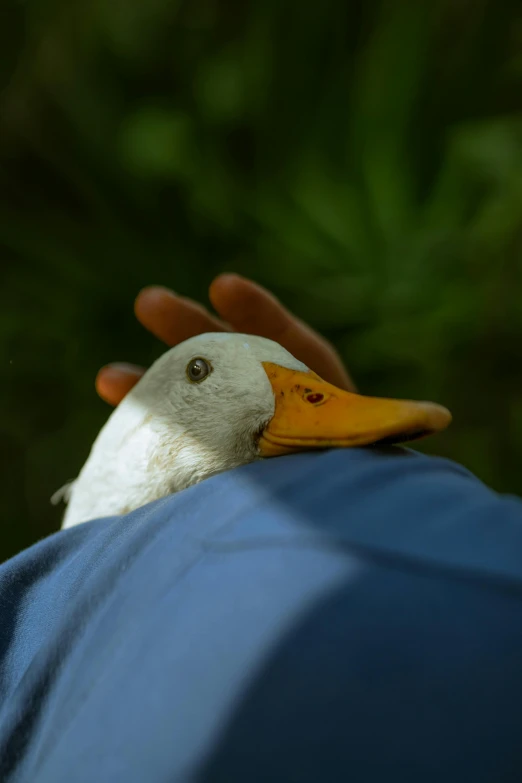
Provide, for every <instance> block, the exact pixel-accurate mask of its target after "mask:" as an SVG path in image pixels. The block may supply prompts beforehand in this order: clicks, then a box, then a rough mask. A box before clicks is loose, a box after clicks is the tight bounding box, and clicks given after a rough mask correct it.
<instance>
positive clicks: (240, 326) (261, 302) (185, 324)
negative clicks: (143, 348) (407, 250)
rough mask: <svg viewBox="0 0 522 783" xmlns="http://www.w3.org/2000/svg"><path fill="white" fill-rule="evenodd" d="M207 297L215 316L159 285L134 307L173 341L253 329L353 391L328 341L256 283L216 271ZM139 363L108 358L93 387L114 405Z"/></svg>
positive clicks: (148, 323) (132, 383) (145, 291)
mask: <svg viewBox="0 0 522 783" xmlns="http://www.w3.org/2000/svg"><path fill="white" fill-rule="evenodd" d="M209 297H210V301H211V303H212V305H213V306H214V308H215V310H216V312H217V314H218V316H219V317H218V316H215V315H212V313H210V312H209V311H208V310H207V309H206V308H205V307H203V306H202V305H200V304H199V303H198V302H194V301H193V300H192V299H186V298H185V297H182V296H178V295H177V294H175V293H174V292H173V291H170V290H169V289H167V288H162V287H161V286H150V287H148V288H144V289H143V290H142V291H140V293H139V294H138V297H137V299H136V302H135V304H134V312H135V314H136V317H137V318H138V320H139V321H140V322H141V323H142V324H143V326H144V327H145V328H146V329H148V330H149V331H150V332H152V334H154V335H155V336H156V337H158V338H159V339H160V340H162V341H163V342H164V343H166V344H167V345H168V346H174V345H177V344H178V343H181V342H183V341H184V340H187V339H188V338H189V337H194V336H195V335H197V334H202V333H204V332H224V331H234V332H241V333H244V334H257V335H260V336H261V337H267V338H268V339H270V340H274V341H275V342H278V343H280V344H281V345H282V346H283V347H284V348H286V349H287V351H289V352H290V353H291V354H293V355H294V356H295V357H296V359H299V360H300V361H302V362H303V363H304V364H306V365H307V366H308V367H309V368H310V369H311V370H313V371H314V372H316V373H317V374H318V375H320V376H321V377H322V378H324V380H325V381H329V382H330V383H333V384H335V385H336V386H339V387H340V388H342V389H346V390H347V391H352V392H354V391H356V389H355V386H354V384H353V381H352V379H351V378H350V376H349V374H348V372H347V370H346V369H345V367H344V365H343V363H342V361H341V359H340V357H339V355H338V354H337V352H336V351H335V349H334V348H333V346H332V345H331V344H330V343H329V342H328V341H327V340H325V339H324V338H323V337H321V336H320V335H319V334H318V333H317V332H315V331H314V330H313V329H311V328H310V327H309V326H307V325H306V324H305V323H304V322H303V321H301V320H300V319H299V318H296V316H294V315H292V313H290V312H288V310H286V309H285V308H284V307H283V305H282V304H280V302H278V300H277V299H276V298H275V297H274V296H273V295H272V294H271V293H270V292H269V291H267V290H266V289H265V288H262V287H261V286H260V285H257V283H254V282H253V281H251V280H247V279H246V278H244V277H240V276H239V275H235V274H223V275H219V276H218V277H216V278H215V279H214V280H213V282H212V283H211V285H210V289H209ZM144 372H145V369H144V368H143V367H137V366H136V365H132V364H109V365H107V366H106V367H103V368H102V369H101V370H100V371H99V373H98V375H97V377H96V390H97V392H98V394H99V395H100V397H101V398H102V399H103V400H105V401H106V402H108V403H110V404H111V405H118V403H119V402H121V400H122V399H123V398H124V397H125V395H126V394H127V393H128V392H129V391H130V390H131V389H132V387H133V386H135V385H136V383H137V382H138V381H139V379H140V378H141V376H142V375H143V374H144Z"/></svg>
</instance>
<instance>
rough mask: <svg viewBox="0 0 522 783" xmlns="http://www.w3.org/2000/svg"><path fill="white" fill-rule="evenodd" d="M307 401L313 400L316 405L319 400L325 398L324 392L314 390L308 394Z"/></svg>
mask: <svg viewBox="0 0 522 783" xmlns="http://www.w3.org/2000/svg"><path fill="white" fill-rule="evenodd" d="M306 400H307V402H311V403H312V405H314V404H315V403H317V402H322V401H323V400H324V394H321V393H320V392H313V393H312V394H307V395H306Z"/></svg>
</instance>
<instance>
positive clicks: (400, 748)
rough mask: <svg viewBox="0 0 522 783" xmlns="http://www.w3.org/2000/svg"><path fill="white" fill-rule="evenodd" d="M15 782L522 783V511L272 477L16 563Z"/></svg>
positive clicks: (463, 496)
mask: <svg viewBox="0 0 522 783" xmlns="http://www.w3.org/2000/svg"><path fill="white" fill-rule="evenodd" d="M0 623H1V625H0V780H1V781H2V783H4V781H5V782H6V783H26V782H27V783H62V782H63V783H94V781H96V783H105V781H107V783H109V782H110V783H120V781H121V783H167V782H168V783H173V782H176V783H177V782H178V781H198V782H199V781H201V782H202V783H207V782H208V783H210V782H212V783H214V782H215V781H219V782H220V783H221V782H223V783H236V781H237V783H274V782H275V783H279V782H280V781H281V783H282V782H283V781H284V783H294V782H295V783H308V782H312V781H313V782H314V783H316V782H318V783H334V782H335V781H350V783H363V782H364V783H374V782H375V783H377V782H379V783H381V781H386V782H387V783H389V782H390V781H400V783H409V781H411V783H431V781H437V782H439V781H444V783H453V782H455V783H457V781H458V783H464V781H466V783H467V781H473V783H482V782H483V781H487V782H488V783H489V782H491V783H507V782H508V781H510V782H511V781H513V783H515V781H516V783H520V781H521V780H522V503H521V502H520V500H518V499H516V498H513V497H509V496H504V497H501V496H499V495H497V494H496V493H494V492H492V491H491V490H490V489H488V488H487V487H485V486H484V485H483V484H482V483H481V482H480V481H478V480H477V479H476V478H475V477H474V476H472V475H471V474H470V473H469V472H468V471H466V470H465V469H464V468H462V467H460V466H459V465H456V464H454V463H452V462H449V461H447V460H444V459H439V458H435V457H428V456H424V455H422V454H419V453H416V452H414V451H410V450H407V449H400V448H382V449H346V450H339V451H327V452H321V453H308V454H300V455H296V456H292V457H283V458H277V459H271V460H265V461H261V462H258V463H255V464H252V465H248V466H245V467H243V468H240V469H237V470H234V471H231V472H228V473H225V474H222V475H220V476H216V477H214V478H212V479H209V480H207V481H205V482H203V483H202V484H200V485H198V486H195V487H193V488H191V489H189V490H186V491H184V492H181V493H179V494H177V495H173V496H171V497H168V498H165V499H163V500H160V501H157V502H155V503H152V504H149V505H148V506H145V507H144V508H141V509H139V510H137V511H135V512H133V513H131V514H127V515H126V516H124V517H120V518H109V519H103V520H96V521H93V522H89V523H87V524H83V525H80V526H78V527H76V528H72V529H71V530H67V531H63V532H59V533H57V534H55V535H53V536H51V537H49V538H47V539H45V540H43V541H41V542H39V543H38V544H36V545H35V546H33V547H31V548H30V549H28V550H26V551H24V552H22V553H21V554H20V555H18V556H17V557H15V558H14V559H12V560H11V561H9V562H7V563H5V564H4V565H3V566H1V567H0Z"/></svg>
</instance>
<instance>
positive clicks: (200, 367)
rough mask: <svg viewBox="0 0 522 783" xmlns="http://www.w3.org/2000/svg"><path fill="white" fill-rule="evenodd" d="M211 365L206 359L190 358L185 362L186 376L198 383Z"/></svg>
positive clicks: (207, 372)
mask: <svg viewBox="0 0 522 783" xmlns="http://www.w3.org/2000/svg"><path fill="white" fill-rule="evenodd" d="M210 370H211V366H210V363H209V362H207V360H206V359H201V358H200V357H198V358H197V359H191V360H190V362H189V363H188V364H187V376H188V379H189V381H192V383H199V381H202V380H203V379H204V378H206V377H207V375H209V374H210Z"/></svg>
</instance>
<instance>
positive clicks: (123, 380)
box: [95, 364, 145, 405]
mask: <svg viewBox="0 0 522 783" xmlns="http://www.w3.org/2000/svg"><path fill="white" fill-rule="evenodd" d="M144 372H145V370H144V368H143V367H137V366H136V365H135V364H108V365H107V366H106V367H102V368H101V370H100V371H99V372H98V375H97V376H96V382H95V385H96V391H97V392H98V394H99V395H100V397H101V398H102V400H105V402H108V403H109V405H118V404H119V403H120V402H121V401H122V400H123V398H124V397H125V395H126V394H128V393H129V392H130V390H131V389H132V388H133V386H136V384H137V383H138V381H139V379H140V378H141V376H142V375H143V374H144Z"/></svg>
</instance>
